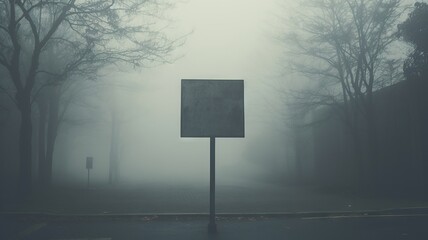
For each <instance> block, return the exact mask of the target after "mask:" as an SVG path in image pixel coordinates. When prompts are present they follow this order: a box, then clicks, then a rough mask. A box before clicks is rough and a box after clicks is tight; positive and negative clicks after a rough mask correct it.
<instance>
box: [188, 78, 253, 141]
mask: <svg viewBox="0 0 428 240" xmlns="http://www.w3.org/2000/svg"><path fill="white" fill-rule="evenodd" d="M244 133H245V131H244V80H202V79H201V80H190V79H183V80H181V137H244V135H245V134H244Z"/></svg>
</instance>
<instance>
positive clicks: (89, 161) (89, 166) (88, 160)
mask: <svg viewBox="0 0 428 240" xmlns="http://www.w3.org/2000/svg"><path fill="white" fill-rule="evenodd" d="M93 160H94V158H93V157H87V158H86V169H92V166H93Z"/></svg>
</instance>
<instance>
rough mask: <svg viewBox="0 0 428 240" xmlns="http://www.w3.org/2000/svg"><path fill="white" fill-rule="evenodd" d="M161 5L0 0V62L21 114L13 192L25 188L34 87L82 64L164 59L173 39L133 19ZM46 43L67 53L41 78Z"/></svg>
mask: <svg viewBox="0 0 428 240" xmlns="http://www.w3.org/2000/svg"><path fill="white" fill-rule="evenodd" d="M161 5H162V4H160V3H159V2H158V1H156V0H134V1H125V0H112V1H104V0H95V1H76V0H52V1H42V0H40V1H26V0H1V1H0V43H1V44H0V66H1V67H3V68H5V69H6V70H7V72H8V73H9V76H10V80H11V82H12V83H13V85H14V87H15V89H14V91H15V92H14V99H15V101H16V104H17V107H18V109H19V111H20V113H21V125H20V142H19V146H20V178H19V179H20V181H19V191H20V194H21V196H22V198H23V199H25V198H26V197H27V196H28V195H29V194H30V192H31V162H32V156H31V152H32V143H31V139H32V129H33V126H32V121H31V120H32V115H31V112H32V103H33V101H34V97H35V95H37V94H38V93H39V89H42V87H43V85H45V84H51V83H50V81H51V80H54V81H55V82H61V81H64V80H65V79H68V78H69V77H70V76H69V75H70V72H79V71H83V72H84V71H87V70H88V66H92V67H94V66H97V65H98V66H99V65H105V64H112V63H117V62H126V63H131V64H133V65H134V66H137V67H138V66H141V65H144V63H145V62H147V61H167V60H166V58H165V57H166V56H167V55H168V53H169V52H171V50H172V49H173V48H174V46H175V42H174V41H170V40H169V39H168V38H167V37H166V36H165V34H164V33H162V31H159V30H158V28H157V27H158V26H156V22H155V21H154V20H153V19H151V20H150V18H145V19H143V20H142V21H144V20H147V21H149V22H143V23H141V22H138V21H135V19H134V18H133V17H134V16H136V15H141V16H154V15H156V13H160V11H161V9H162V7H164V6H161ZM148 19H149V20H148ZM61 29H62V30H63V31H60V30H61ZM64 32H67V33H68V32H70V33H72V34H70V35H64V34H63V33H64ZM70 37H71V38H70ZM52 46H57V48H59V49H61V48H63V47H64V46H68V48H69V49H70V50H71V51H70V52H68V54H69V56H72V57H71V58H69V60H70V61H68V62H65V65H63V66H62V67H63V68H62V69H61V70H60V71H59V72H54V74H53V76H54V78H53V79H50V80H48V81H47V80H46V78H41V77H40V76H41V74H42V73H45V74H48V75H49V74H50V75H52V72H51V71H50V70H51V69H43V68H42V67H41V66H42V65H41V64H42V60H43V59H44V57H47V58H49V56H52V55H50V54H51V51H52ZM49 49H50V50H49ZM53 54H54V55H55V56H56V53H55V51H53ZM55 70H58V69H55ZM36 88H38V89H36ZM57 102H58V101H57Z"/></svg>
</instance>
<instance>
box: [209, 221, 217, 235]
mask: <svg viewBox="0 0 428 240" xmlns="http://www.w3.org/2000/svg"><path fill="white" fill-rule="evenodd" d="M208 233H217V224H215V223H208Z"/></svg>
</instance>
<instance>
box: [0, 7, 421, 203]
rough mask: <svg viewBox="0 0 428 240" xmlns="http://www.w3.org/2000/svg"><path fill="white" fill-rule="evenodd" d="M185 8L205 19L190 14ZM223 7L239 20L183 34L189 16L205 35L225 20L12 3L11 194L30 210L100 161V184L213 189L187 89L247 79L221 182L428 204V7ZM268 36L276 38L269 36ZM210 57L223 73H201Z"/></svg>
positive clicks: (7, 70) (8, 25)
mask: <svg viewBox="0 0 428 240" xmlns="http://www.w3.org/2000/svg"><path fill="white" fill-rule="evenodd" d="M181 4H183V5H186V4H188V5H189V6H193V7H194V9H196V10H192V9H191V7H188V9H186V11H185V12H186V14H183V15H180V14H177V12H180V11H181V10H180V9H181V8H185V7H183V6H182V5H181ZM210 4H214V3H210ZM219 4H223V5H220V6H219V7H218V9H222V11H225V12H224V16H223V18H222V19H224V21H225V22H224V23H222V22H221V21H220V20H218V21H219V22H217V20H210V19H205V20H201V24H202V23H204V24H205V25H202V26H203V27H202V28H203V29H201V30H200V29H198V28H195V29H191V28H190V29H189V28H186V27H184V28H180V27H177V26H176V25H178V24H179V23H180V17H181V16H184V15H186V17H187V19H191V20H190V21H193V20H194V19H192V18H191V17H195V18H196V17H200V18H202V17H201V16H202V15H203V14H202V13H200V11H202V10H201V9H205V11H209V7H205V8H204V7H203V6H201V5H197V4H196V3H193V5H192V3H180V4H179V5H178V6H176V5H175V4H173V3H172V1H171V2H167V1H158V0H141V1H140V0H139V1H125V0H121V1H101V0H99V1H75V0H67V1H64V0H58V1H56V0H55V1H23V0H20V1H6V0H1V1H0V77H1V78H0V91H1V92H0V99H1V102H0V159H1V163H0V164H1V166H0V168H1V170H0V171H1V172H0V173H1V182H2V186H1V190H2V191H3V192H15V191H17V194H18V195H19V197H20V199H25V198H27V197H28V196H29V195H31V193H32V191H36V190H40V189H49V188H50V187H52V186H53V185H61V184H65V183H74V184H76V183H77V184H81V185H83V184H84V183H85V181H86V169H85V165H84V161H85V159H86V157H94V169H93V170H92V172H93V174H94V175H93V181H95V182H97V183H99V184H111V185H115V184H119V183H124V182H127V181H128V182H129V181H134V182H147V181H148V182H150V181H154V179H164V181H176V180H177V179H175V177H177V178H178V177H182V179H186V178H188V179H186V180H190V179H194V178H196V179H198V178H206V177H207V174H208V162H207V161H206V159H207V157H208V150H209V146H208V144H207V143H208V141H205V140H204V139H202V140H198V141H196V140H191V139H190V140H189V139H180V138H179V134H178V132H179V126H180V123H179V119H180V118H179V108H180V102H179V99H180V98H179V93H178V91H179V81H180V79H181V78H231V79H235V78H239V79H244V80H245V81H246V85H245V112H246V127H245V128H246V138H245V139H244V140H233V139H231V140H229V139H224V140H220V141H219V147H218V149H219V150H218V151H219V153H218V156H219V160H218V161H219V165H218V166H219V168H220V169H222V170H223V173H221V172H219V173H218V174H220V175H222V174H223V176H224V177H225V178H227V177H234V178H237V177H242V179H244V180H249V179H250V178H251V179H252V180H256V181H269V182H274V183H277V184H303V183H304V184H313V185H320V186H325V187H338V188H342V187H346V188H355V189H360V190H361V189H367V190H376V189H378V188H380V187H382V188H384V189H387V188H385V186H390V187H391V189H393V188H394V187H396V186H397V185H396V184H401V185H400V186H401V187H402V188H403V189H412V190H415V191H416V192H421V191H422V192H423V189H424V187H425V186H426V184H427V183H428V178H427V177H426V174H425V171H426V170H428V163H427V162H426V159H427V157H428V151H427V149H428V148H427V146H428V142H427V140H426V138H424V136H426V135H427V133H428V128H427V127H426V123H427V122H428V106H427V102H428V99H426V91H427V87H428V85H427V78H428V75H427V74H428V58H427V56H428V55H427V54H428V52H427V51H428V46H427V43H428V41H427V38H428V32H426V29H425V26H426V25H427V24H428V20H427V19H428V6H427V4H426V3H423V2H418V3H414V2H409V1H400V0H373V1H365V0H346V1H345V0H312V1H310V0H303V1H297V2H296V1H283V2H282V3H278V2H277V1H275V2H274V3H272V2H269V4H271V5H268V1H266V2H265V3H263V4H265V5H263V7H262V6H258V5H257V4H256V3H255V2H251V3H249V4H248V5H249V6H252V7H253V8H251V9H247V10H245V9H246V6H245V2H240V3H230V4H229V3H219ZM259 4H260V3H259ZM225 6H227V7H226V8H225ZM228 9H229V11H230V12H227V10H228ZM259 9H275V13H272V12H269V11H266V15H268V16H271V15H272V16H273V15H274V16H275V18H267V20H266V19H262V20H260V19H259V18H256V17H254V16H259V15H261V14H260V13H259ZM174 11H175V12H174ZM239 12H241V14H242V20H241V21H240V20H239V18H235V17H234V16H235V15H234V14H235V13H236V14H237V13H239ZM198 14H199V15H198ZM238 16H239V14H238ZM177 19H178V21H177ZM231 19H233V20H231ZM248 19H255V20H253V21H258V23H257V24H254V23H253V22H249V23H247V24H246V25H245V23H244V21H248ZM272 19H274V20H272ZM227 21H230V22H227ZM265 21H272V22H274V24H272V23H270V24H268V23H266V22H265ZM260 26H261V27H260ZM265 26H270V27H271V32H273V34H272V33H267V32H269V30H265V29H264V30H263V31H259V30H260V29H262V28H265ZM252 27H255V28H257V29H255V28H254V29H253V28H252ZM236 29H239V31H242V32H243V33H245V34H249V35H248V36H247V38H245V37H246V36H243V37H244V38H242V39H241V38H240V37H239V36H235V35H233V34H234V31H235V30H236ZM199 30H200V32H202V33H204V34H205V35H204V34H200V35H198V31H199ZM256 30H257V31H256ZM221 31H223V33H224V35H218V34H217V32H221ZM236 31H238V30H236ZM239 31H238V32H239ZM246 31H248V32H246ZM177 32H178V33H177ZM210 33H212V35H210ZM250 33H251V34H254V35H251V34H250ZM256 34H257V36H256ZM221 39H226V40H227V41H229V42H228V43H226V42H221ZM260 39H262V40H260ZM256 40H257V41H260V42H257V43H256ZM217 42H219V43H220V45H221V49H222V51H224V52H222V54H223V55H222V56H220V57H219V58H216V55H215V53H216V48H215V46H216V45H215V43H217ZM192 44H194V45H192ZM228 44H229V45H228ZM192 49H196V50H194V51H193V52H192ZM201 49H203V51H206V52H203V53H202V54H201V55H208V56H211V57H212V59H210V60H206V59H204V58H203V57H201V58H195V59H193V61H190V60H186V59H189V56H198V55H195V51H197V50H198V51H199V50H200V51H202V50H201ZM254 49H255V50H254ZM250 50H251V51H253V50H254V52H255V53H253V52H250ZM250 53H251V54H250ZM192 54H193V55H192ZM226 54H230V55H226ZM249 56H250V57H249ZM217 57H218V56H217ZM248 58H251V62H245V61H244V60H247V59H248ZM186 61H188V62H186ZM248 61H249V60H248ZM222 62H224V65H222V64H223V63H222ZM244 62H245V63H244ZM202 63H204V64H206V66H202V65H200V64H202ZM186 64H187V65H186ZM198 64H199V65H198ZM233 64H237V65H233ZM226 65H231V66H233V69H232V67H230V66H226ZM156 69H158V70H156ZM177 69H179V70H177ZM231 69H232V70H231ZM156 71H158V72H156ZM169 71H170V72H173V71H175V73H177V72H178V74H176V75H172V74H168V72H169ZM266 72H269V74H267V73H266ZM272 72H273V73H275V74H272ZM266 79H270V80H266ZM270 110H272V111H270ZM222 141H223V142H222ZM222 159H227V160H222ZM222 161H223V162H222ZM183 166H185V167H183ZM221 179H222V178H220V179H219V181H221Z"/></svg>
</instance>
